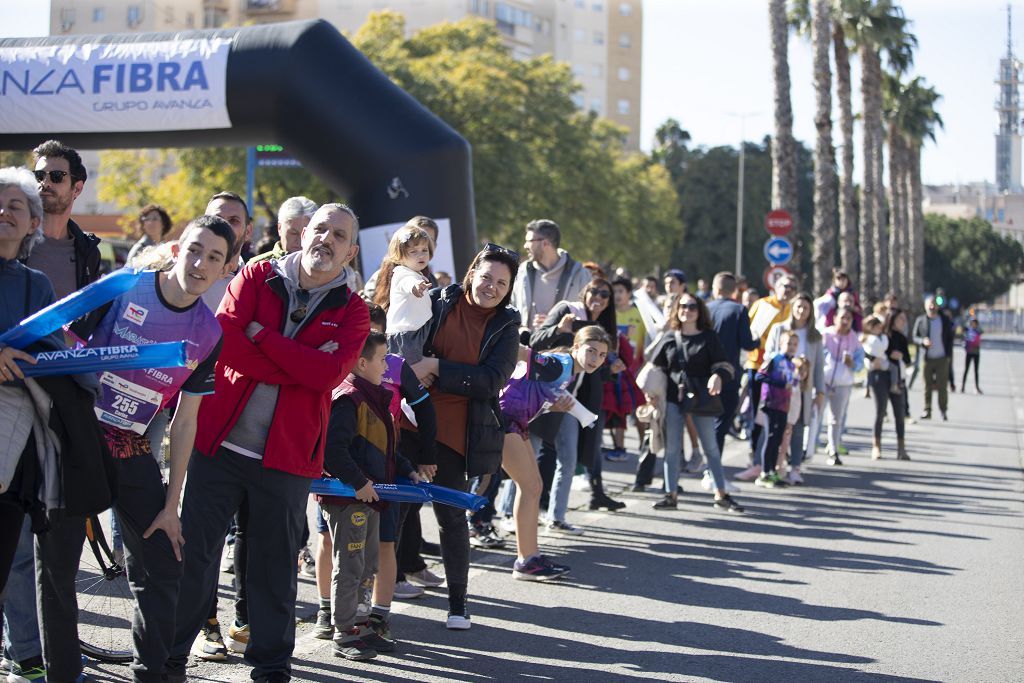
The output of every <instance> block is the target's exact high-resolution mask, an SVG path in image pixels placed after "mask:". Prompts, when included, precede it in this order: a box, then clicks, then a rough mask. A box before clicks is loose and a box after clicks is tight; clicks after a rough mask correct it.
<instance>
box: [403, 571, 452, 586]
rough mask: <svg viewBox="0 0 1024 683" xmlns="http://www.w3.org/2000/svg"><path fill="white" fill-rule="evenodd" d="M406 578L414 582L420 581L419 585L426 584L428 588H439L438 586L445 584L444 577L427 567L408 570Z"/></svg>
mask: <svg viewBox="0 0 1024 683" xmlns="http://www.w3.org/2000/svg"><path fill="white" fill-rule="evenodd" d="M405 578H407V579H408V580H409V581H410V582H412V583H418V584H419V585H421V586H426V587H427V588H437V587H438V586H442V585H444V579H443V578H441V577H440V576H438V575H437V574H435V573H434V572H432V571H430V570H429V569H427V568H426V567H424V568H423V569H421V570H420V571H418V572H406V573H405Z"/></svg>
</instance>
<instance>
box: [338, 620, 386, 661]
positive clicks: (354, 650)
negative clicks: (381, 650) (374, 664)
mask: <svg viewBox="0 0 1024 683" xmlns="http://www.w3.org/2000/svg"><path fill="white" fill-rule="evenodd" d="M358 633H359V629H357V628H356V629H352V631H351V632H350V633H348V634H346V640H335V641H334V656H335V657H344V658H345V659H350V660H353V661H359V662H363V661H366V660H368V659H373V658H374V657H376V656H377V651H376V650H374V649H373V648H372V647H370V646H369V645H367V644H366V643H365V642H364V641H363V640H362V639H361V638H360V637H359V636H358V635H356V634H358Z"/></svg>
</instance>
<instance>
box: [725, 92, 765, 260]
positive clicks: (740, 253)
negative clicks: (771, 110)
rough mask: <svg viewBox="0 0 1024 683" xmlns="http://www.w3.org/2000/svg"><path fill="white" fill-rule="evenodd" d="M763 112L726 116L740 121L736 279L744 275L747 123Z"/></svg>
mask: <svg viewBox="0 0 1024 683" xmlns="http://www.w3.org/2000/svg"><path fill="white" fill-rule="evenodd" d="M760 113H761V112H759V111H748V112H726V116H735V117H737V118H738V119H739V120H740V164H739V171H738V176H739V178H738V182H737V183H736V271H735V273H736V277H740V275H742V273H743V197H744V194H745V193H744V191H743V185H744V175H745V174H744V165H745V162H746V157H747V148H746V142H745V137H746V136H745V134H744V133H745V125H744V124H745V123H746V120H747V117H748V116H757V115H759V114H760Z"/></svg>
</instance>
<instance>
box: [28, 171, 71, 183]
mask: <svg viewBox="0 0 1024 683" xmlns="http://www.w3.org/2000/svg"><path fill="white" fill-rule="evenodd" d="M32 173H33V175H35V177H36V182H37V183H41V182H43V179H45V178H46V176H47V175H49V176H50V182H51V183H53V184H54V185H60V184H61V183H63V182H64V176H66V175H71V174H70V173H68V172H67V171H33V172H32ZM71 177H72V178H73V177H74V176H71Z"/></svg>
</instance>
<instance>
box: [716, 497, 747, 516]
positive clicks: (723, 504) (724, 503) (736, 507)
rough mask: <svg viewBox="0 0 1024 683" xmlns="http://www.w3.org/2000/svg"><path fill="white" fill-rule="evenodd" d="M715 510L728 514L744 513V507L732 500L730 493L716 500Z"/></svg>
mask: <svg viewBox="0 0 1024 683" xmlns="http://www.w3.org/2000/svg"><path fill="white" fill-rule="evenodd" d="M714 505H715V509H716V510H725V511H726V512H743V506H742V505H740V504H739V503H737V502H736V501H735V500H733V499H732V496H730V495H729V494H728V493H727V494H725V495H724V496H722V497H721V498H715V503H714Z"/></svg>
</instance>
